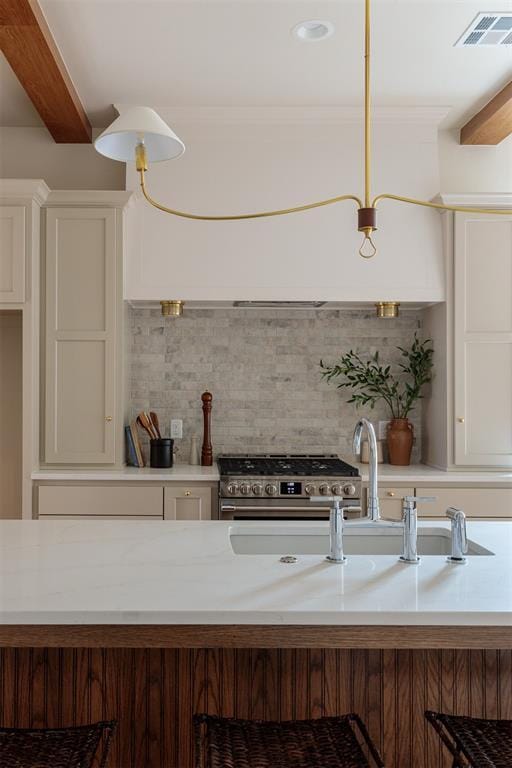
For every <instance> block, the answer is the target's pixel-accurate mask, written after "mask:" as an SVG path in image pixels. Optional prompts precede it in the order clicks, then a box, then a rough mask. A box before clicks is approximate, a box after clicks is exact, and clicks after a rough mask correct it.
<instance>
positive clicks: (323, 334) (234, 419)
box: [127, 308, 421, 463]
mask: <svg viewBox="0 0 512 768" xmlns="http://www.w3.org/2000/svg"><path fill="white" fill-rule="evenodd" d="M127 330H128V334H129V338H128V339H127V343H128V371H129V387H128V398H129V409H130V412H131V416H132V417H134V416H135V415H136V414H137V413H138V412H139V411H141V410H147V411H149V410H154V411H156V412H157V413H158V415H159V419H160V425H161V428H162V432H163V433H165V435H169V432H170V420H171V418H176V419H182V420H183V435H184V437H183V439H182V440H177V441H176V444H177V445H178V446H179V453H178V456H177V461H178V462H180V463H186V462H187V461H188V458H189V453H190V437H191V435H193V434H197V435H198V436H199V444H201V441H202V411H201V399H200V398H201V393H202V392H204V391H205V390H206V389H208V390H209V391H210V392H211V393H212V394H213V411H212V433H213V439H212V442H213V449H214V454H215V455H216V454H218V453H227V452H230V451H232V452H237V453H244V452H258V453H261V452H274V453H284V452H297V453H305V452H312V453H322V452H332V453H341V454H343V455H345V456H346V457H348V458H350V457H351V438H352V431H353V428H354V424H355V421H356V419H357V417H358V415H365V416H368V417H369V418H371V419H372V421H373V422H374V424H375V425H376V427H377V422H378V421H379V419H387V418H388V414H387V412H386V408H385V407H383V406H382V405H380V406H376V407H375V409H374V410H373V411H372V410H370V409H366V410H362V409H361V410H359V411H356V408H355V406H354V405H352V404H348V403H347V402H346V401H347V399H348V397H349V392H348V391H347V390H339V389H337V388H336V386H335V385H334V384H332V383H331V384H329V385H328V384H327V383H326V382H325V381H324V380H323V379H322V378H321V376H320V368H319V361H320V360H321V359H323V360H324V361H327V362H334V361H335V360H336V359H337V358H338V357H339V356H340V355H341V354H342V353H343V352H345V351H348V350H349V349H354V350H357V351H359V352H360V353H361V354H362V355H369V354H373V353H374V352H375V351H376V350H377V349H378V350H379V353H380V355H381V359H382V360H383V361H390V362H392V361H396V360H397V359H398V358H399V353H398V352H397V350H396V346H397V345H399V346H406V345H408V344H409V343H410V342H411V340H412V337H413V335H414V332H415V331H417V330H420V332H421V312H420V311H405V312H403V313H402V315H401V317H400V318H398V319H395V320H380V319H378V318H376V317H375V315H374V314H373V312H371V311H370V310H345V309H343V310H337V309H336V310H330V309H325V310H324V309H319V310H297V309H237V308H233V309H230V308H228V309H197V310H194V309H189V310H187V309H185V313H184V315H183V316H182V317H181V318H175V319H173V318H163V317H162V316H161V314H160V311H159V310H157V309H154V310H153V309H134V308H130V309H129V322H128V329H127ZM420 417H421V405H419V406H418V407H417V408H416V410H415V411H414V413H413V414H412V421H413V423H414V427H415V435H416V440H415V446H414V452H413V461H417V460H419V458H420V454H419V451H420V445H421V435H420V429H421V418H420Z"/></svg>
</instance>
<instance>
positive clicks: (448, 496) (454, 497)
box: [416, 487, 512, 518]
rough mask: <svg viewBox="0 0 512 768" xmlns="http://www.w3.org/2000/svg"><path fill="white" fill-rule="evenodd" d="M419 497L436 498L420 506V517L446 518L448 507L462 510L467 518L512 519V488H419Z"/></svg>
mask: <svg viewBox="0 0 512 768" xmlns="http://www.w3.org/2000/svg"><path fill="white" fill-rule="evenodd" d="M416 490H417V493H418V496H435V498H436V500H435V501H434V502H433V503H432V504H423V505H421V506H420V509H419V514H420V517H445V515H446V510H447V508H448V507H458V508H459V509H462V510H463V511H464V512H465V513H466V515H467V517H475V518H476V517H481V518H493V517H510V518H512V488H439V487H437V488H436V487H431V488H417V489H416Z"/></svg>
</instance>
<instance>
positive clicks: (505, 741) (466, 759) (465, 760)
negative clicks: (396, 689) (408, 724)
mask: <svg viewBox="0 0 512 768" xmlns="http://www.w3.org/2000/svg"><path fill="white" fill-rule="evenodd" d="M425 717H426V718H427V720H428V722H429V723H431V724H432V725H433V726H434V728H435V729H436V731H437V732H438V734H439V736H440V737H441V739H442V741H443V743H444V744H445V745H446V747H447V748H448V749H449V751H450V753H451V754H452V755H453V768H467V767H468V766H470V767H471V768H510V766H512V720H485V719H483V718H478V717H461V716H459V715H445V714H443V713H442V712H431V711H427V712H425Z"/></svg>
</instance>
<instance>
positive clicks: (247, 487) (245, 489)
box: [240, 483, 251, 496]
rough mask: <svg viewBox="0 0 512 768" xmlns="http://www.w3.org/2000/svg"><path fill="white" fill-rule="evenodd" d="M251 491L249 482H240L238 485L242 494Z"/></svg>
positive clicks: (245, 494)
mask: <svg viewBox="0 0 512 768" xmlns="http://www.w3.org/2000/svg"><path fill="white" fill-rule="evenodd" d="M250 492H251V484H250V483H241V485H240V493H241V494H242V496H248V495H249V494H250Z"/></svg>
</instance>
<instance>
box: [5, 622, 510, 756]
mask: <svg viewBox="0 0 512 768" xmlns="http://www.w3.org/2000/svg"><path fill="white" fill-rule="evenodd" d="M421 629H422V628H420V627H394V628H393V627H351V628H342V627H254V626H253V627H208V626H206V627H205V626H197V627H149V626H145V627H126V626H124V627H123V626H119V627H112V626H110V627H99V626H96V627H63V626H60V627H59V626H52V627H33V626H32V627H31V626H24V627H19V626H18V627H5V626H4V627H1V628H0V642H1V643H2V645H3V646H4V647H3V648H1V649H0V663H1V668H0V683H1V686H0V713H1V714H0V720H1V725H5V726H19V727H44V726H50V727H53V726H59V725H69V724H80V723H87V722H91V721H94V720H100V719H110V718H115V719H117V720H118V721H119V728H118V731H117V734H116V736H115V739H114V744H113V754H112V759H111V761H110V763H109V765H110V768H192V767H193V739H192V728H191V720H192V714H193V713H194V712H203V711H206V712H209V713H214V714H221V715H226V716H233V715H235V716H237V717H250V718H264V719H274V718H275V719H289V718H307V717H319V716H321V715H333V714H336V713H345V712H352V711H354V712H357V713H359V714H360V715H361V717H362V718H363V720H364V721H365V722H366V723H367V725H368V728H369V731H370V734H371V736H372V738H373V739H374V740H375V743H376V744H377V746H378V747H379V748H380V750H381V752H382V754H383V756H384V759H385V762H386V766H387V767H388V768H413V766H414V768H449V766H450V765H451V762H450V759H449V757H448V755H447V754H446V753H445V751H444V750H443V749H442V748H441V744H440V741H439V739H438V737H437V735H436V734H435V733H434V731H433V729H432V728H431V727H430V726H429V727H428V728H427V725H426V721H425V719H424V717H423V712H424V710H425V709H435V710H437V709H441V710H444V711H447V712H454V713H460V714H463V713H464V714H470V715H473V716H484V717H503V718H512V650H511V649H512V642H511V631H510V630H509V629H507V628H499V627H494V628H491V627H480V628H476V627H473V628H471V627H446V628H442V627H437V628H423V630H422V632H423V642H429V641H430V642H433V641H435V640H437V643H436V645H437V647H436V648H426V647H424V646H423V647H420V645H421V639H420V638H421V635H422V632H420V631H419V630H421ZM171 630H172V631H171ZM398 635H399V636H400V642H398V643H397V637H398ZM137 637H138V642H136V639H137ZM258 637H259V639H260V646H262V645H267V647H255V643H256V642H257V640H258ZM36 638H37V639H36ZM313 638H315V641H314V640H313ZM109 639H110V641H111V645H110V646H109V645H108V643H107V641H108V640H109ZM78 640H79V641H80V643H77V641H78ZM322 640H323V641H324V645H323V646H322V645H321V644H322ZM355 640H358V641H359V642H360V647H357V648H355V647H352V648H350V647H345V643H348V642H352V643H353V642H354V641H355ZM379 641H380V642H381V644H382V646H381V647H375V643H376V642H379ZM393 641H394V642H395V643H397V645H396V646H395V647H390V646H389V643H391V642H393ZM450 641H451V642H452V643H453V647H446V645H444V644H445V643H448V642H450ZM57 642H58V643H59V645H56V643H57ZM127 642H130V643H131V644H132V646H133V647H126V643H127ZM185 642H188V644H189V646H195V647H183V643H185ZM276 642H280V643H281V644H282V645H281V647H276V646H275V643H276ZM301 642H302V643H304V646H305V647H296V646H297V643H301ZM336 642H337V643H338V647H336V646H335V643H336ZM476 642H480V643H481V646H480V648H477V647H475V644H476ZM499 642H501V643H502V647H501V648H500V647H497V643H499ZM27 643H30V644H31V647H28V646H27ZM100 643H103V647H102V646H101V645H100ZM158 643H160V646H161V647H158ZM219 643H224V647H219ZM407 643H409V644H410V646H411V647H407ZM41 644H43V645H44V647H43V646H42V645H41ZM72 644H74V645H75V647H72ZM79 644H80V645H81V647H78V645H79ZM237 644H238V646H239V647H233V646H234V645H237ZM7 645H9V646H11V647H7ZM319 645H320V646H321V647H318V646H319ZM22 646H24V647H22ZM135 646H138V647H135ZM141 646H144V647H141ZM228 646H229V647H228ZM244 646H245V647H244ZM456 646H458V647H456Z"/></svg>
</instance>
